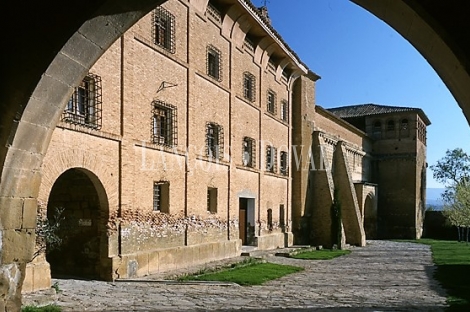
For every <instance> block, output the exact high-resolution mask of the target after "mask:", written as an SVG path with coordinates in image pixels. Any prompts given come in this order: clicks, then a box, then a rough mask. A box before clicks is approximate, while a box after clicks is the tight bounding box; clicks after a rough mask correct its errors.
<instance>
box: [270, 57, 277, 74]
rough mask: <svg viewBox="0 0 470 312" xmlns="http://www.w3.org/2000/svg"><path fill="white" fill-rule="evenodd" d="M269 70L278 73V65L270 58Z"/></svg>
mask: <svg viewBox="0 0 470 312" xmlns="http://www.w3.org/2000/svg"><path fill="white" fill-rule="evenodd" d="M268 68H269V69H270V70H272V71H273V72H276V63H275V62H274V60H273V59H272V57H270V58H269V60H268Z"/></svg>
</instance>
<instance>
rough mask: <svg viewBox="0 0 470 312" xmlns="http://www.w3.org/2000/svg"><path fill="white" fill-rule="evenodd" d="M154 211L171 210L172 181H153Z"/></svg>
mask: <svg viewBox="0 0 470 312" xmlns="http://www.w3.org/2000/svg"><path fill="white" fill-rule="evenodd" d="M153 211H160V212H166V213H168V212H170V183H169V182H167V181H159V182H154V183H153Z"/></svg>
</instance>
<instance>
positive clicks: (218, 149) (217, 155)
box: [206, 122, 224, 159]
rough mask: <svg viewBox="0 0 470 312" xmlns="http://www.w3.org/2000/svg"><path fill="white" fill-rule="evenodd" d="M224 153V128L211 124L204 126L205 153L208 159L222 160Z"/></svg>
mask: <svg viewBox="0 0 470 312" xmlns="http://www.w3.org/2000/svg"><path fill="white" fill-rule="evenodd" d="M223 151H224V128H223V127H222V126H221V125H218V124H216V123H213V122H208V123H207V124H206V153H207V156H209V158H211V159H212V158H213V159H222V158H223V156H224V155H223Z"/></svg>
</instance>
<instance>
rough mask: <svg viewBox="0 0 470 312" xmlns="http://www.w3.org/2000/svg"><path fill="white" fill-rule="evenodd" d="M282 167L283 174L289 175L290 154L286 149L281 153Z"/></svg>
mask: <svg viewBox="0 0 470 312" xmlns="http://www.w3.org/2000/svg"><path fill="white" fill-rule="evenodd" d="M280 154H281V155H280V158H281V159H280V166H279V167H280V168H279V170H280V171H281V174H282V175H285V176H287V175H289V158H288V155H287V152H285V151H282V152H281V153H280Z"/></svg>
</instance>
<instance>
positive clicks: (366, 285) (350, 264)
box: [24, 241, 446, 311]
mask: <svg viewBox="0 0 470 312" xmlns="http://www.w3.org/2000/svg"><path fill="white" fill-rule="evenodd" d="M264 255H265V256H266V255H267V254H266V253H265V254H264ZM266 259H267V261H269V262H275V263H285V264H292V265H297V266H302V267H304V268H305V270H304V271H302V272H299V273H295V274H291V275H288V276H285V277H283V278H280V279H278V280H275V281H271V282H268V283H266V284H264V285H262V286H251V287H242V286H238V285H225V286H222V285H217V284H192V285H188V284H177V283H163V282H161V278H163V277H165V276H163V275H156V276H149V277H146V278H143V279H139V280H135V281H118V282H113V283H111V282H99V281H80V280H54V281H57V282H58V285H59V288H60V289H61V290H62V292H61V293H59V294H58V295H54V297H53V299H55V302H56V303H57V304H58V305H60V306H62V307H63V309H64V311H230V310H244V311H247V310H249V311H281V310H282V311H316V310H322V311H443V309H444V307H445V306H446V305H445V292H444V291H443V290H442V289H441V288H440V286H439V285H438V283H437V282H436V281H435V280H433V279H432V274H433V271H434V269H435V267H434V266H433V264H432V260H431V252H430V250H429V246H426V245H420V244H412V243H401V242H400V243H398V242H390V241H370V242H368V245H367V246H366V247H364V248H353V252H352V253H351V254H349V255H347V256H343V257H339V258H336V259H333V260H328V261H306V260H295V259H290V258H284V257H276V256H272V257H269V256H268V257H266ZM234 261H239V259H231V260H227V261H224V262H219V263H216V264H210V265H209V266H214V265H220V264H221V263H229V262H234ZM194 269H197V268H193V270H194ZM42 295H44V294H42ZM39 296H40V294H30V295H26V296H25V298H24V302H25V303H32V302H34V300H38V298H39Z"/></svg>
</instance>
